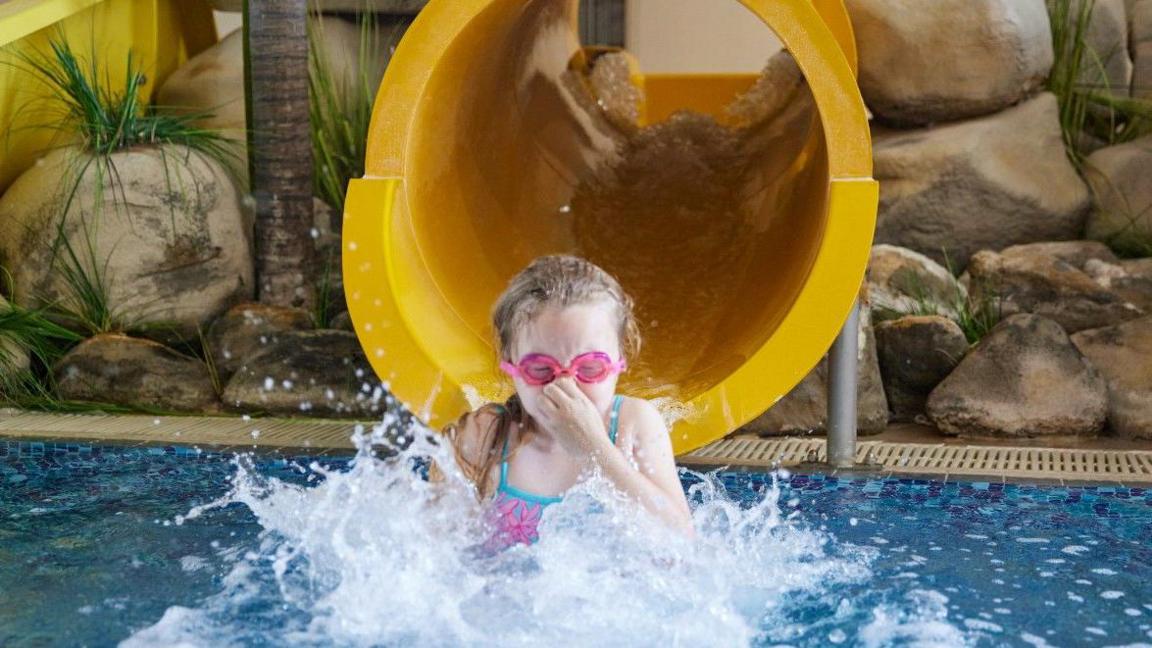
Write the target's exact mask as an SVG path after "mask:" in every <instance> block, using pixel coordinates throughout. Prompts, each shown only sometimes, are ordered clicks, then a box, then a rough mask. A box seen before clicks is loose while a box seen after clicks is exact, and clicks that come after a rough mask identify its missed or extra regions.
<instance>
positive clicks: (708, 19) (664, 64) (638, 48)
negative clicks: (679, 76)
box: [625, 0, 780, 72]
mask: <svg viewBox="0 0 1152 648" xmlns="http://www.w3.org/2000/svg"><path fill="white" fill-rule="evenodd" d="M627 2H628V5H627V7H628V9H627V10H628V14H627V15H628V20H627V30H626V33H625V43H626V45H627V47H628V49H629V50H630V51H631V52H632V53H633V54H635V55H636V57H637V58H638V59H639V60H640V65H641V67H642V68H643V70H644V71H645V72H759V71H760V70H761V68H763V67H764V63H765V61H767V60H768V57H769V56H770V55H772V54H773V53H775V52H777V51H779V49H780V41H779V40H778V39H777V38H776V34H774V33H773V32H772V30H771V29H769V28H768V26H767V25H765V24H764V23H763V22H761V21H760V19H758V18H756V17H755V16H754V15H752V14H751V13H750V12H749V11H748V10H747V9H745V8H744V5H742V4H740V3H739V2H737V0H627Z"/></svg>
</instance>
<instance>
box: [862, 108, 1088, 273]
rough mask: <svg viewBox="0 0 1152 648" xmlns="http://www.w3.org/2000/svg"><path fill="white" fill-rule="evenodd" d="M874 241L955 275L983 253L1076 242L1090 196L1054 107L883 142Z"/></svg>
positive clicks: (886, 137)
mask: <svg viewBox="0 0 1152 648" xmlns="http://www.w3.org/2000/svg"><path fill="white" fill-rule="evenodd" d="M874 175H875V177H876V178H877V179H878V180H879V181H880V212H879V218H878V222H877V229H876V242H877V243H889V244H892V245H900V246H903V247H906V248H911V249H913V250H916V251H917V252H921V253H923V254H926V255H927V256H929V257H931V258H933V259H935V260H936V261H937V262H940V263H944V262H945V260H946V259H945V256H947V257H948V258H947V260H948V261H949V262H950V263H951V264H952V269H953V271H955V272H959V271H961V270H962V269H963V268H964V266H966V265H967V263H968V259H969V257H971V256H972V255H973V254H975V253H976V252H977V251H978V250H982V249H994V250H995V249H1001V248H1004V247H1007V246H1009V245H1014V244H1017V243H1030V242H1034V241H1057V240H1067V239H1074V238H1079V237H1080V235H1081V233H1082V231H1083V227H1084V219H1085V216H1086V213H1087V210H1088V207H1089V204H1090V202H1089V194H1088V188H1087V186H1086V185H1085V184H1084V181H1083V180H1081V179H1080V176H1079V174H1077V173H1076V169H1075V168H1073V166H1072V164H1071V163H1070V162H1069V161H1068V157H1067V155H1066V154H1065V151H1064V141H1063V139H1062V136H1061V134H1060V119H1059V114H1058V111H1057V106H1056V98H1055V97H1054V96H1052V95H1051V94H1048V93H1045V94H1041V95H1040V96H1038V97H1036V98H1035V99H1032V100H1030V101H1028V102H1026V103H1024V104H1021V105H1019V106H1016V107H1014V108H1010V109H1008V110H1005V111H1004V112H1002V113H999V114H997V115H994V116H991V117H985V118H981V119H976V120H972V121H967V122H960V123H955V124H950V125H947V126H942V127H938V128H933V129H925V130H918V131H911V132H903V133H885V134H881V135H879V136H878V137H877V139H876V145H875V171H874Z"/></svg>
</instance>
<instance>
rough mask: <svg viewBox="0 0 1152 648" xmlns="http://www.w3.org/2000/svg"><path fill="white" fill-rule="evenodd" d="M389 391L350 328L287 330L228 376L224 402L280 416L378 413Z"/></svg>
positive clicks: (376, 414) (232, 405)
mask: <svg viewBox="0 0 1152 648" xmlns="http://www.w3.org/2000/svg"><path fill="white" fill-rule="evenodd" d="M390 399H391V396H390V395H388V394H387V393H386V392H384V391H383V388H381V387H380V386H379V385H378V383H377V382H376V379H375V374H374V373H373V371H372V369H371V367H370V366H369V364H368V359H367V358H366V357H365V356H364V352H363V350H362V349H361V348H360V342H359V341H358V340H357V339H356V335H355V334H353V333H347V332H345V331H335V330H320V331H287V332H284V333H281V334H280V336H279V338H278V340H277V341H276V342H273V343H270V344H268V345H267V346H265V347H264V348H263V350H261V351H260V352H258V353H256V354H255V355H252V356H249V357H248V358H247V359H246V360H245V362H244V364H243V366H241V367H240V368H239V369H238V370H237V371H236V373H235V375H233V376H232V379H231V380H230V381H228V386H227V387H226V388H225V389H224V395H223V396H222V400H223V401H224V405H225V406H226V407H229V408H232V409H237V410H241V411H260V412H267V413H270V414H281V415H292V414H296V415H300V414H305V415H312V416H335V417H354V418H364V417H368V418H373V419H376V418H379V416H380V414H382V413H383V412H384V411H385V410H386V409H387V408H388V405H389V401H390Z"/></svg>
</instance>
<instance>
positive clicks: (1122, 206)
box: [1084, 135, 1152, 253]
mask: <svg viewBox="0 0 1152 648" xmlns="http://www.w3.org/2000/svg"><path fill="white" fill-rule="evenodd" d="M1084 177H1085V178H1086V179H1087V180H1088V184H1089V185H1090V186H1091V187H1092V195H1093V198H1094V200H1093V202H1094V205H1093V208H1092V212H1091V214H1090V215H1089V216H1088V229H1087V235H1088V238H1092V239H1096V240H1098V241H1106V242H1109V243H1110V244H1112V245H1113V246H1115V247H1119V248H1125V249H1133V250H1139V251H1144V252H1145V253H1150V252H1152V135H1149V136H1147V137H1142V138H1140V139H1138V140H1135V141H1132V142H1128V143H1126V144H1117V145H1116V146H1109V147H1107V148H1103V149H1100V150H1098V151H1096V152H1094V153H1092V154H1091V155H1089V156H1088V158H1087V159H1086V160H1085V164H1084Z"/></svg>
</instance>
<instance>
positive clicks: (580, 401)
mask: <svg viewBox="0 0 1152 648" xmlns="http://www.w3.org/2000/svg"><path fill="white" fill-rule="evenodd" d="M539 407H540V418H541V421H540V423H541V424H542V425H544V427H545V428H547V429H548V430H549V431H551V432H552V433H553V434H555V435H556V438H557V439H558V440H559V441H560V443H561V444H562V445H563V446H564V449H565V450H567V451H568V453H569V454H572V455H574V456H578V457H588V456H589V455H593V456H595V455H598V454H600V453H602V452H604V450H605V446H606V445H610V444H611V441H610V440H609V439H608V431H607V430H606V429H605V428H604V418H603V416H602V415H601V414H600V412H599V411H598V410H597V409H596V406H595V405H594V404H593V403H592V401H591V400H589V399H588V397H587V396H586V395H584V392H582V391H580V388H579V387H578V386H576V381H575V380H573V379H572V378H569V377H563V378H559V379H557V380H555V381H553V382H551V383H548V384H547V385H545V386H544V390H543V398H541V399H540V405H539Z"/></svg>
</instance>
